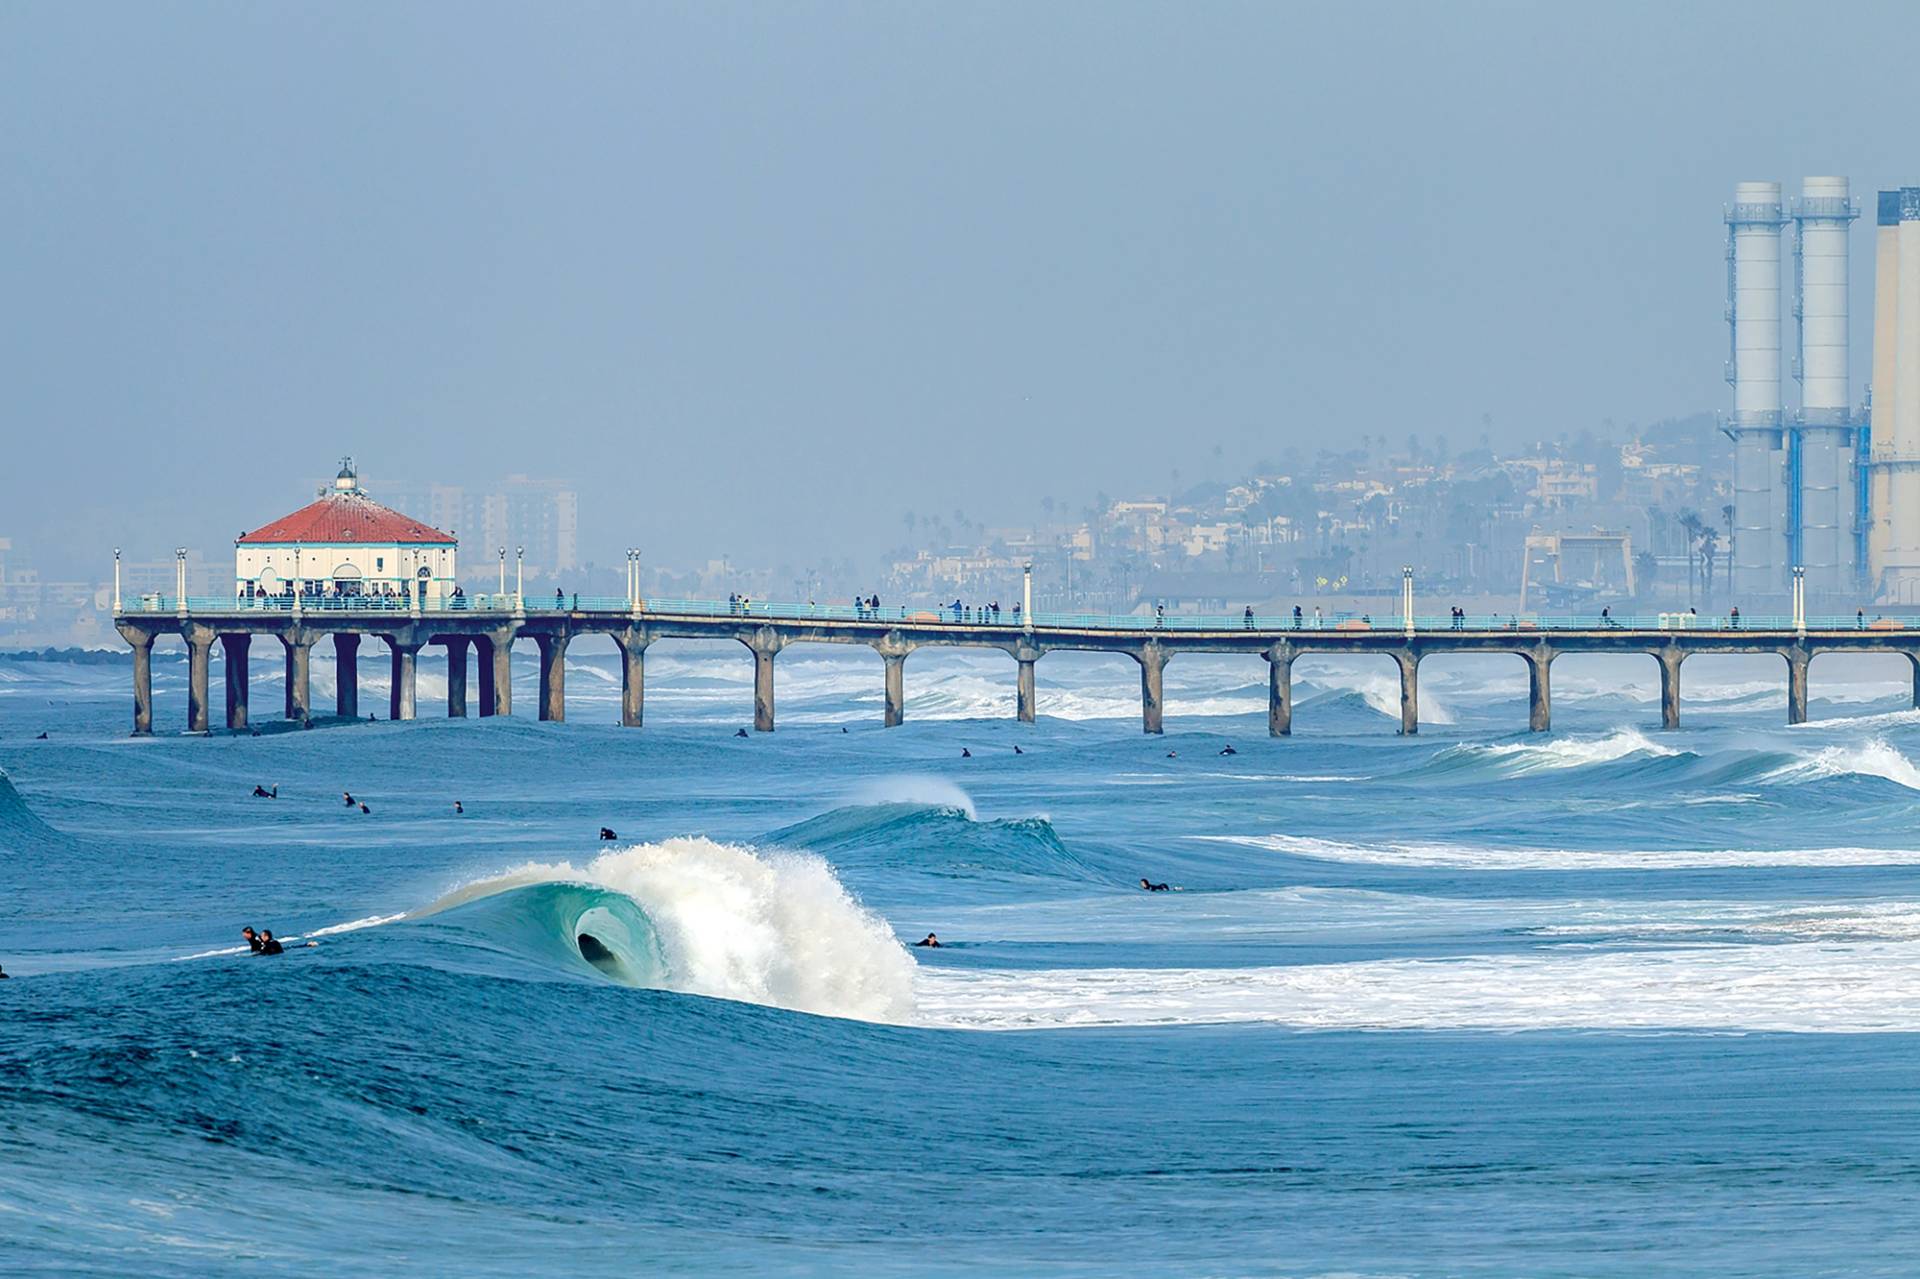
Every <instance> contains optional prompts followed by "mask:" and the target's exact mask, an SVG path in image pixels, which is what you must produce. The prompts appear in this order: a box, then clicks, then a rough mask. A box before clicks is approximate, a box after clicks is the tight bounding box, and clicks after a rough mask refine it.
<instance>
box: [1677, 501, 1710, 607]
mask: <svg viewBox="0 0 1920 1279" xmlns="http://www.w3.org/2000/svg"><path fill="white" fill-rule="evenodd" d="M1679 523H1680V527H1681V528H1682V529H1683V530H1685V531H1686V534H1687V603H1688V604H1692V603H1693V579H1694V556H1695V553H1696V552H1697V551H1698V550H1699V545H1700V534H1701V533H1702V532H1703V531H1704V530H1705V528H1706V525H1704V524H1702V523H1701V521H1700V513H1699V512H1698V511H1682V512H1680V519H1679Z"/></svg>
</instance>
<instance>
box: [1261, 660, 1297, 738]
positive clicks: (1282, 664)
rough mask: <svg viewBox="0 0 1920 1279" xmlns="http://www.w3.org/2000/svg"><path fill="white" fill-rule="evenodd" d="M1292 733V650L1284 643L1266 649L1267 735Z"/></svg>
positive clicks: (1287, 734) (1284, 735)
mask: <svg viewBox="0 0 1920 1279" xmlns="http://www.w3.org/2000/svg"><path fill="white" fill-rule="evenodd" d="M1292 733H1293V651H1292V650H1291V649H1290V648H1288V647H1287V646H1286V645H1284V644H1276V645H1274V646H1273V647H1272V648H1270V649H1268V650H1267V736H1268V737H1288V736H1291V735H1292Z"/></svg>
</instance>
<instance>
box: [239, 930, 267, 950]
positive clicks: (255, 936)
mask: <svg viewBox="0 0 1920 1279" xmlns="http://www.w3.org/2000/svg"><path fill="white" fill-rule="evenodd" d="M240 935H241V936H242V937H244V938H246V939H247V949H248V951H250V952H252V953H253V954H255V955H257V954H259V953H260V952H261V950H262V949H264V948H265V943H263V942H262V941H261V940H260V934H259V933H256V932H254V931H253V928H252V926H251V925H249V926H248V927H246V928H242V929H241V930H240Z"/></svg>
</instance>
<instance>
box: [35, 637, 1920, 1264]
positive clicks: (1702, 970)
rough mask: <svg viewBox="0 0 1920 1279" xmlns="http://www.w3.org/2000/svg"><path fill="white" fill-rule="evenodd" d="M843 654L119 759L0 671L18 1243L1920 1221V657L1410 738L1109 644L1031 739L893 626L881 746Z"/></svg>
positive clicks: (1353, 692) (1730, 1258)
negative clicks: (891, 692) (494, 711)
mask: <svg viewBox="0 0 1920 1279" xmlns="http://www.w3.org/2000/svg"><path fill="white" fill-rule="evenodd" d="M862 656H863V655H859V654H847V653H842V652H839V651H838V650H827V651H821V652H814V651H812V650H808V649H804V648H803V649H801V650H799V651H798V652H793V653H789V654H786V655H783V659H782V664H781V668H780V679H781V687H780V698H781V720H780V723H781V727H780V731H779V732H777V733H775V734H771V735H757V736H756V735H750V736H749V737H747V738H739V737H736V736H735V735H734V733H735V729H736V728H738V727H741V726H742V725H746V724H750V722H751V694H752V682H751V667H750V664H749V663H748V662H746V661H745V660H743V659H741V658H739V657H738V655H736V654H730V653H721V652H718V651H716V650H714V649H712V648H702V647H700V646H697V645H692V644H679V643H675V642H662V643H661V644H658V645H656V646H655V648H654V649H653V650H651V651H650V652H649V669H648V674H649V687H648V699H647V710H648V717H647V727H646V728H645V729H642V730H638V731H634V730H623V729H621V728H619V727H618V726H617V721H618V718H619V666H618V663H617V659H616V656H615V654H614V653H613V652H612V650H611V647H610V646H609V648H608V651H606V652H604V653H599V652H596V651H594V649H593V646H592V645H590V644H586V643H582V644H576V645H575V646H574V648H573V649H572V650H570V652H569V657H568V673H569V701H570V706H569V722H568V723H566V724H543V723H539V722H537V721H534V720H532V719H530V718H511V719H493V720H484V721H483V720H466V721H462V720H447V719H444V718H433V717H430V716H427V715H426V713H427V710H428V699H429V696H430V694H431V691H432V690H433V689H435V688H438V687H441V686H440V685H438V684H435V683H433V682H432V681H431V680H428V679H423V681H422V702H421V705H422V712H423V718H422V719H420V720H418V721H415V722H413V723H409V724H390V723H385V722H379V723H372V724H368V723H361V724H354V725H324V726H320V727H316V728H315V729H314V730H312V731H309V732H292V733H287V732H278V731H274V730H273V726H272V725H271V724H268V725H266V726H265V731H263V733H262V735H261V736H259V737H257V738H256V737H251V736H239V737H232V736H225V735H219V736H215V737H212V738H207V739H194V738H186V737H181V736H171V735H166V734H162V735H161V736H158V737H156V738H154V739H152V740H146V741H139V742H134V741H130V740H129V739H128V738H127V737H126V736H125V735H124V734H125V728H126V725H125V722H124V719H125V714H126V706H125V674H126V673H125V671H124V670H122V669H119V668H115V667H110V666H106V667H92V666H89V667H77V666H76V667H66V666H62V665H61V664H58V663H35V664H32V665H29V664H26V663H21V664H8V663H5V662H0V966H4V968H5V970H6V971H7V972H8V973H9V974H11V976H12V979H11V980H9V981H5V982H0V1116H4V1119H3V1120H0V1222H3V1223H4V1226H3V1227H0V1271H5V1272H7V1273H22V1272H25V1273H31V1272H44V1271H51V1270H60V1271H62V1272H68V1273H140V1274H157V1275H169V1274H179V1275H196V1276H198V1275H206V1274H229V1273H231V1274H239V1273H242V1272H252V1271H257V1270H258V1269H260V1268H261V1267H262V1266H271V1267H273V1268H276V1269H294V1268H299V1269H305V1270H310V1271H315V1272H319V1273H328V1274H346V1275H374V1274H381V1275H384V1274H388V1273H391V1272H392V1271H393V1269H395V1268H396V1267H412V1268H415V1269H418V1268H422V1267H425V1268H427V1269H429V1270H433V1271H439V1270H453V1271H458V1272H460V1273H464V1274H478V1275H495V1274H497V1275H523V1274H545V1273H562V1272H564V1273H566V1274H568V1275H581V1274H587V1275H593V1274H607V1275H613V1274H630V1273H633V1272H635V1270H636V1269H637V1270H642V1271H645V1272H648V1273H692V1274H704V1273H711V1272H713V1271H715V1270H721V1269H726V1270H734V1271H746V1272H751V1273H767V1274H841V1273H861V1274H879V1275H889V1274H908V1273H912V1274H915V1275H924V1274H928V1273H934V1274H943V1273H1019V1274H1029V1273H1031V1274H1062V1275H1069V1274H1071V1275H1078V1274H1087V1273H1100V1274H1153V1275H1163V1274H1171V1275H1194V1276H1202V1275H1220V1274H1275V1275H1325V1274H1395V1275H1427V1274H1432V1275H1458V1274H1472V1275H1477V1276H1523V1275H1538V1274H1569V1275H1572V1274H1579V1275H1640V1274H1646V1273H1654V1272H1658V1273H1674V1274H1686V1273H1691V1274H1702V1275H1705V1274H1714V1275H1723V1274H1729V1273H1737V1274H1743V1275H1747V1274H1752V1275H1782V1276H1786V1275H1804V1274H1815V1273H1832V1272H1836V1271H1842V1270H1844V1271H1847V1272H1854V1273H1886V1274H1894V1273H1902V1272H1903V1270H1904V1268H1905V1267H1906V1266H1907V1263H1908V1261H1909V1259H1910V1258H1911V1256H1912V1255H1914V1253H1915V1252H1916V1251H1920V1227H1915V1226H1914V1225H1913V1224H1912V1214H1911V1213H1910V1212H1909V1211H1908V1210H1907V1209H1908V1207H1909V1205H1908V1203H1907V1200H1908V1199H1909V1198H1910V1188H1911V1170H1912V1168H1913V1167H1914V1166H1916V1165H1920V1135H1916V1134H1920V1066H1917V1065H1916V1064H1915V1063H1916V1062H1920V1051H1917V1050H1920V838H1917V837H1916V835H1915V833H1914V831H1915V827H1914V815H1915V811H1916V804H1920V713H1916V712H1915V711H1914V709H1913V707H1912V700H1911V698H1912V690H1911V683H1910V680H1909V679H1907V678H1906V673H1905V670H1904V667H1902V668H1901V670H1899V671H1893V672H1892V673H1891V674H1889V668H1887V667H1886V666H1885V665H1884V664H1875V663H1873V662H1871V661H1867V662H1861V663H1849V662H1847V661H1845V660H1841V659H1835V658H1822V659H1820V661H1819V662H1817V663H1816V664H1815V666H1814V673H1813V689H1812V695H1813V707H1812V709H1813V715H1812V720H1811V722H1810V723H1808V724H1804V725H1799V726H1794V727H1791V728H1790V727H1788V726H1787V725H1786V724H1785V722H1784V720H1785V714H1784V705H1783V701H1782V698H1781V696H1780V693H1779V683H1780V672H1779V670H1778V662H1777V660H1776V661H1772V662H1767V661H1761V660H1758V659H1754V660H1748V659H1742V658H1725V659H1722V658H1707V659H1698V660H1696V661H1690V662H1689V663H1688V668H1687V677H1688V687H1687V701H1686V707H1685V711H1684V718H1683V727H1682V728H1681V729H1680V730H1679V731H1674V732H1669V731H1662V730H1661V729H1660V727H1659V707H1658V701H1657V696H1658V681H1657V679H1656V678H1655V674H1656V672H1655V671H1654V669H1653V667H1652V664H1651V662H1650V661H1649V662H1645V663H1635V662H1633V661H1630V660H1624V659H1611V658H1596V659H1592V660H1591V661H1588V660H1585V659H1581V658H1578V657H1570V658H1564V659H1562V660H1561V661H1559V662H1556V664H1555V680H1556V689H1555V693H1556V707H1555V731H1554V732H1552V733H1548V734H1529V733H1526V732H1524V731H1521V730H1522V729H1523V728H1524V724H1525V719H1526V681H1525V671H1524V668H1523V667H1522V666H1521V664H1520V663H1518V662H1516V661H1513V660H1512V659H1511V658H1500V657H1490V658H1485V659H1480V658H1457V659H1456V658H1448V659H1435V660H1434V661H1432V662H1430V663H1428V664H1426V665H1425V666H1423V669H1422V693H1423V699H1422V702H1423V711H1426V710H1432V711H1433V713H1432V714H1431V715H1430V716H1428V717H1426V718H1423V721H1422V724H1421V731H1420V733H1419V734H1418V735H1417V736H1415V737H1409V738H1403V737H1401V736H1399V735H1398V734H1397V733H1396V731H1395V729H1396V727H1397V724H1398V710H1397V691H1396V690H1397V685H1396V684H1395V683H1394V681H1393V679H1392V672H1391V668H1390V666H1388V665H1387V664H1386V663H1384V662H1381V663H1378V664H1375V665H1369V664H1367V663H1365V662H1362V661H1352V662H1339V661H1326V660H1322V661H1318V662H1305V661H1303V662H1302V663H1301V664H1300V665H1299V666H1298V667H1297V668H1296V673H1295V674H1296V681H1295V689H1296V714H1295V719H1294V730H1295V735H1294V736H1293V737H1291V738H1289V739H1279V740H1276V739H1271V738H1269V737H1268V736H1267V735H1266V724H1265V672H1264V668H1263V667H1262V666H1261V665H1260V664H1259V663H1258V662H1257V661H1246V660H1239V659H1233V658H1200V657H1192V658H1189V657H1183V658H1181V659H1180V660H1179V661H1176V662H1174V663H1172V664H1170V665H1169V666H1168V668H1167V672H1166V697H1165V700H1166V707H1167V729H1168V731H1167V733H1166V735H1165V736H1164V737H1158V738H1153V737H1147V736H1145V735H1143V734H1141V733H1140V732H1139V727H1138V726H1139V720H1138V705H1137V693H1136V691H1135V689H1136V685H1137V671H1136V670H1135V668H1134V667H1133V664H1132V663H1131V662H1130V661H1127V660H1126V659H1123V658H1122V659H1110V658H1107V657H1103V656H1099V655H1075V654H1051V655H1049V656H1048V657H1047V659H1046V660H1045V661H1044V662H1043V663H1042V664H1041V667H1040V690H1039V692H1040V697H1039V711H1040V720H1039V722H1038V723H1036V724H1032V725H1021V724H1018V723H1017V722H1015V721H1014V720H1013V715H1012V711H1013V698H1012V689H1013V678H1014V666H1013V663H1012V662H1011V661H1008V660H1006V659H1005V658H1004V657H1003V656H1000V655H983V654H975V653H957V652H956V653H941V652H933V653H916V654H915V656H914V658H913V660H912V661H911V662H910V663H909V664H908V668H907V716H908V720H907V723H906V725H905V726H903V727H901V728H897V729H888V730H883V729H882V728H881V727H880V725H879V719H880V705H881V703H880V671H879V667H878V664H877V663H876V662H874V661H872V660H871V655H865V657H866V659H867V660H862ZM256 665H258V666H263V667H264V666H270V665H272V664H268V663H260V664H256ZM366 665H367V668H368V673H369V675H370V676H371V673H372V672H373V670H374V668H376V667H378V666H379V665H380V664H379V663H378V662H371V663H367V664H366ZM422 665H423V675H424V674H425V673H427V672H428V668H429V667H430V665H431V664H430V663H428V662H427V661H426V660H425V659H423V664H422ZM184 673H185V672H184V667H183V665H182V664H180V663H178V662H177V661H176V660H174V659H172V658H171V657H168V656H167V655H164V654H163V655H162V659H161V660H158V661H157V662H156V666H155V688H156V700H157V707H156V722H157V723H160V724H177V723H179V722H180V719H181V716H182V713H183V700H184ZM433 674H434V675H435V677H436V678H437V672H434V673H433ZM277 676H278V672H277V670H275V671H266V670H262V671H258V672H256V683H260V684H263V685H266V686H267V687H262V688H256V689H255V690H254V705H255V707H256V708H260V707H271V706H273V705H274V703H275V701H276V700H277V699H276V696H275V694H274V692H273V690H272V689H271V687H270V686H271V684H272V683H273V682H274V680H275V679H276V678H277ZM534 676H535V672H534V670H533V668H532V665H531V663H530V662H529V663H528V664H527V665H526V666H524V667H521V668H517V669H516V670H515V673H514V678H515V681H516V683H521V684H523V688H522V689H521V690H518V691H519V692H520V696H519V697H517V698H516V704H519V705H531V704H532V700H531V697H532V681H533V679H534ZM314 678H315V681H316V688H319V689H322V690H324V688H325V687H326V686H327V684H326V681H327V680H328V679H330V678H331V672H330V668H329V667H328V665H327V664H326V663H325V662H323V661H319V660H316V662H315V671H314ZM218 681H219V672H218V671H216V672H215V682H216V684H217V683H218ZM372 682H377V679H376V680H373V681H372ZM368 700H369V703H370V704H377V698H373V697H371V696H369V697H368ZM42 731H46V732H47V733H48V738H47V740H44V741H42V740H38V734H39V733H40V732H42ZM1228 746H1231V747H1233V753H1232V754H1225V753H1223V752H1224V751H1225V749H1226V748H1227V747H1228ZM1016 747H1018V748H1019V751H1018V753H1016V751H1015V748H1016ZM963 749H964V750H965V751H966V755H965V756H964V757H963V755H962V751H963ZM275 783H277V784H278V785H279V788H280V789H279V794H280V798H278V799H275V800H263V799H256V798H254V797H253V796H252V789H253V787H254V786H255V785H261V784H265V785H271V784H275ZM349 790H350V791H351V792H352V793H353V794H354V795H355V797H356V799H357V800H365V801H366V802H367V805H368V810H369V811H368V812H366V813H361V812H360V811H359V809H358V807H357V805H356V806H355V807H353V808H349V807H348V806H346V805H345V804H344V803H343V802H342V800H341V793H342V792H343V791H349ZM456 800H457V801H459V802H460V805H461V811H456V810H455V807H454V804H455V801H456ZM603 827H605V828H608V829H609V830H611V831H614V832H617V834H616V835H615V837H614V838H611V839H605V840H603V839H601V838H599V833H600V831H601V828H603ZM1142 878H1146V879H1148V880H1149V881H1150V882H1154V883H1161V882H1164V883H1167V884H1168V885H1169V890H1170V891H1168V892H1164V893H1159V892H1155V893H1146V892H1143V891H1141V889H1140V886H1139V881H1140V880H1141V879H1142ZM243 924H251V925H254V926H256V927H262V926H264V927H271V928H272V929H273V930H274V931H275V933H276V935H278V936H280V937H281V938H283V939H286V940H288V941H289V942H292V943H294V945H293V946H292V947H291V948H290V950H289V953H288V954H286V955H284V956H281V957H277V958H271V959H262V958H253V957H250V956H249V955H248V954H247V953H246V952H245V948H244V945H243V944H242V943H241V941H240V938H239V929H240V927H241V926H242V925H243ZM929 934H937V935H938V938H939V940H940V942H941V944H940V946H938V947H937V948H936V947H922V946H916V945H915V943H917V942H920V941H921V940H922V939H924V938H926V937H927V936H928V935H929ZM306 942H312V943H314V944H313V945H311V946H308V945H305V944H304V943H306ZM1835 1241H1844V1248H1843V1249H1842V1248H1839V1247H1838V1246H1837V1245H1836V1242H1835ZM1843 1254H1844V1255H1843Z"/></svg>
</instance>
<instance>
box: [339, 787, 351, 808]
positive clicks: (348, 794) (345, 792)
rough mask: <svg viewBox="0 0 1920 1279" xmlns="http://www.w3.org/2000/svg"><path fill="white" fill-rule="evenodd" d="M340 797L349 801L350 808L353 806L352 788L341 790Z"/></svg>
mask: <svg viewBox="0 0 1920 1279" xmlns="http://www.w3.org/2000/svg"><path fill="white" fill-rule="evenodd" d="M340 798H341V799H344V800H345V801H347V807H348V808H352V807H353V792H352V791H350V790H343V791H341V792H340Z"/></svg>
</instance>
